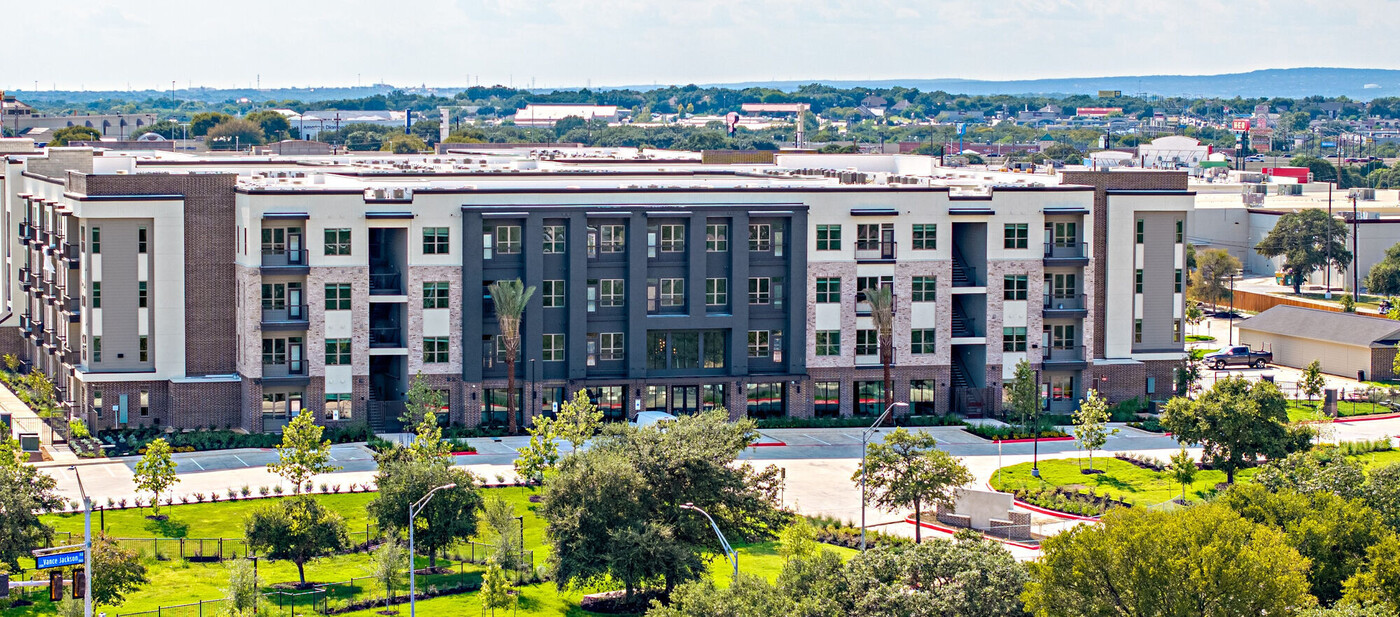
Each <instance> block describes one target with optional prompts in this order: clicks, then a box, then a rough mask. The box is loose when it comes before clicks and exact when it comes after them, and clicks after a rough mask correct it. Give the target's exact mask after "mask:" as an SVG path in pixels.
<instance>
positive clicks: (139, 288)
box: [136, 281, 150, 308]
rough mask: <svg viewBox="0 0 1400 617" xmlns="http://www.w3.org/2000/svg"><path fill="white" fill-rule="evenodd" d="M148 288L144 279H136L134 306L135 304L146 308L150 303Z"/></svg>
mask: <svg viewBox="0 0 1400 617" xmlns="http://www.w3.org/2000/svg"><path fill="white" fill-rule="evenodd" d="M148 289H149V288H148V287H147V283H146V281H137V283H136V306H137V308H147V306H148V305H149V304H150V293H149V292H148V291H147V290H148Z"/></svg>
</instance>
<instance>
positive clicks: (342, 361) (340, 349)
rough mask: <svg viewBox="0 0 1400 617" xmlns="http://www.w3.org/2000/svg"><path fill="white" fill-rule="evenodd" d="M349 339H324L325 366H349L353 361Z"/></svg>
mask: <svg viewBox="0 0 1400 617" xmlns="http://www.w3.org/2000/svg"><path fill="white" fill-rule="evenodd" d="M350 345H351V344H350V339H348V338H328V339H326V366H350V364H351V362H352V361H353V358H352V356H353V354H352V353H351V346H350Z"/></svg>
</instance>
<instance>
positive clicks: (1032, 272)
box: [0, 149, 1192, 431]
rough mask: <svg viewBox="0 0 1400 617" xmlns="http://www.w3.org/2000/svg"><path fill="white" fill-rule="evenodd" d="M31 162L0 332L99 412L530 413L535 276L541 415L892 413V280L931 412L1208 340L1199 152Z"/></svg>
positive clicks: (75, 156) (1072, 394) (68, 154)
mask: <svg viewBox="0 0 1400 617" xmlns="http://www.w3.org/2000/svg"><path fill="white" fill-rule="evenodd" d="M852 161H855V162H856V163H857V164H858V165H864V166H866V167H868V172H861V171H851V170H849V169H848V168H849V167H851V165H850V164H851V163H852ZM834 170H842V171H839V172H838V171H834ZM1074 173H1077V174H1079V175H1077V176H1076V175H1073V174H1074ZM4 182H5V186H4V190H3V195H4V198H5V200H6V201H5V215H6V217H7V220H6V221H5V223H6V225H5V229H6V230H7V234H8V235H9V236H10V241H9V242H7V243H6V246H7V251H8V254H7V262H6V263H7V269H8V276H6V277H5V278H4V287H3V290H0V291H3V296H4V299H5V303H6V308H7V311H8V312H7V315H6V316H5V319H4V321H0V333H3V334H0V336H3V338H0V344H3V347H4V348H5V349H6V350H7V351H12V352H14V353H17V354H19V355H20V356H21V357H23V358H24V359H25V360H26V361H28V362H31V363H33V365H34V366H37V367H39V368H40V369H41V370H44V371H46V372H48V373H49V374H51V375H53V376H54V378H55V380H56V381H57V382H58V384H59V386H60V388H61V393H60V394H61V398H62V399H63V400H64V401H66V402H67V404H68V405H69V407H70V408H71V409H72V411H73V413H74V414H75V415H78V416H81V417H84V418H86V419H88V420H89V422H90V423H91V424H92V425H94V426H98V427H105V426H114V425H138V424H139V425H145V424H152V425H154V424H159V425H162V426H175V427H181V428H192V427H200V426H234V427H242V428H245V429H247V430H252V431H276V430H279V429H280V427H281V426H282V425H283V424H285V422H286V421H287V419H288V418H290V417H291V416H292V415H294V414H296V413H298V412H299V411H300V410H301V409H303V408H310V409H312V410H314V411H315V412H316V414H317V417H318V418H319V419H321V420H322V421H324V422H325V423H327V424H335V423H342V424H345V423H355V422H369V423H370V424H371V425H373V426H375V427H376V428H381V429H393V428H394V426H395V424H396V421H395V418H396V417H397V415H398V413H399V411H400V410H401V408H402V402H403V399H404V397H405V394H406V391H407V389H408V384H409V380H410V379H411V378H412V377H413V376H414V375H416V374H419V373H421V374H423V375H424V376H425V378H426V379H427V380H428V382H429V383H430V384H431V387H433V388H437V389H440V390H441V391H442V392H443V394H444V395H445V398H444V400H446V401H447V405H446V409H445V412H446V413H447V414H448V416H449V418H450V419H451V420H452V421H454V422H459V423H463V424H467V425H504V424H506V422H507V418H506V404H505V400H506V367H505V358H504V353H503V346H502V343H501V338H500V337H499V336H498V334H499V328H498V326H497V318H496V315H495V313H494V310H495V307H494V302H493V300H492V299H491V298H490V292H489V288H490V284H491V283H492V282H494V281H501V280H512V279H515V278H519V279H521V280H522V281H523V282H524V283H525V284H526V285H528V286H531V287H534V288H535V290H536V292H535V294H534V296H533V297H532V298H531V299H530V301H529V303H528V305H527V307H526V310H525V316H524V319H523V321H522V326H521V340H522V344H521V358H520V362H519V363H518V364H517V367H516V376H517V387H518V392H517V395H518V396H517V400H518V401H521V403H520V405H519V409H520V416H519V417H518V421H519V422H521V423H522V424H523V423H528V422H529V419H530V418H531V417H534V416H536V415H538V414H550V413H553V412H554V411H555V410H556V409H557V405H558V404H559V403H561V402H562V401H563V400H565V399H566V398H567V397H568V396H571V395H572V393H573V392H574V391H575V390H578V389H584V390H586V391H587V392H588V393H589V394H590V395H591V396H592V397H593V398H594V400H595V401H597V402H598V404H599V405H600V407H601V408H602V409H603V410H604V412H605V414H606V416H607V417H608V418H609V419H612V420H621V419H624V418H627V417H630V416H634V415H635V414H636V413H637V412H639V411H645V410H655V411H668V412H671V413H693V412H695V411H698V410H702V409H708V408H713V407H718V406H723V407H725V408H727V409H728V410H729V411H730V414H731V415H732V416H734V417H743V416H748V417H768V416H781V415H790V416H799V417H806V416H812V415H817V416H835V415H842V416H847V415H861V414H865V415H873V414H878V413H879V412H880V411H882V409H880V405H881V404H882V401H883V399H884V392H883V387H884V384H883V369H882V367H881V366H880V365H879V362H878V340H877V338H876V337H875V334H874V329H873V325H872V324H871V317H870V310H869V306H868V304H867V303H866V302H865V299H864V296H863V294H862V291H863V290H864V289H867V288H871V287H876V286H886V287H890V288H892V289H893V295H894V297H895V319H896V321H895V330H894V341H895V347H896V352H895V359H894V366H893V367H892V376H893V396H894V398H895V400H899V401H907V402H909V403H910V405H911V408H912V411H913V412H915V413H945V412H949V411H958V412H961V413H970V414H986V413H994V412H995V411H997V409H998V408H999V405H1000V399H1001V387H1002V386H1003V384H1004V381H1005V379H1007V378H1008V377H1009V376H1010V374H1011V372H1012V371H1013V369H1014V366H1015V364H1016V362H1017V361H1019V360H1020V359H1022V358H1025V359H1027V360H1028V361H1030V362H1031V364H1032V365H1033V366H1034V367H1035V368H1036V369H1037V372H1038V375H1039V378H1040V380H1041V383H1042V391H1043V393H1044V394H1045V398H1046V401H1047V406H1048V407H1049V408H1050V409H1056V410H1066V409H1072V408H1073V407H1074V406H1075V405H1076V404H1077V401H1078V399H1079V398H1081V397H1082V396H1083V393H1084V391H1085V390H1086V389H1088V388H1091V387H1093V388H1097V389H1099V390H1100V391H1104V392H1106V393H1108V394H1109V395H1110V396H1112V397H1114V398H1127V397H1131V396H1142V395H1147V396H1150V397H1157V398H1162V397H1165V396H1167V393H1168V391H1169V389H1170V383H1171V382H1170V374H1171V368H1172V367H1173V366H1174V365H1175V363H1176V362H1178V361H1179V360H1180V358H1181V357H1182V356H1183V344H1182V328H1181V324H1180V320H1181V317H1182V312H1183V311H1182V303H1183V299H1182V297H1181V295H1180V293H1179V292H1180V291H1181V290H1180V288H1179V286H1173V285H1174V284H1173V281H1174V280H1175V281H1179V280H1180V278H1179V277H1180V276H1182V275H1181V274H1180V270H1181V268H1182V263H1183V260H1184V254H1185V251H1184V244H1183V240H1182V238H1183V237H1184V232H1185V218H1186V214H1187V212H1189V211H1190V209H1191V203H1192V202H1191V200H1192V197H1191V195H1190V193H1189V192H1187V191H1186V180H1185V176H1184V174H1178V173H1168V172H1127V173H1124V172H1066V173H1065V174H1064V175H1063V176H1060V177H1057V176H1036V177H1033V178H1028V177H1026V176H1024V175H1021V176H1019V177H1017V176H1015V175H1012V174H983V175H978V174H968V173H966V172H953V171H951V170H944V169H942V168H936V167H932V166H931V163H930V162H929V159H928V157H906V156H902V155H892V156H876V157H869V158H865V157H829V158H824V157H821V156H818V155H802V156H800V157H796V158H792V159H791V160H790V161H788V162H784V161H781V160H780V161H779V164H778V165H776V166H775V165H735V166H721V165H701V164H698V163H696V164H680V163H668V164H665V165H652V166H647V167H646V168H645V169H643V168H641V167H640V166H638V165H635V164H631V165H618V166H609V165H607V164H606V163H605V162H601V163H600V162H598V161H597V160H596V159H593V160H590V161H588V162H549V161H536V160H533V159H530V158H529V157H527V156H523V155H510V156H501V155H495V154H487V155H472V154H460V155H451V156H431V157H423V156H413V157H388V156H385V157H382V158H376V157H349V156H342V157H270V158H251V157H207V158H197V157H190V156H187V155H176V154H169V153H163V154H152V155H149V156H137V155H132V154H130V153H123V154H121V155H116V154H112V153H108V154H107V155H105V156H104V155H97V156H94V154H93V153H92V152H91V151H88V150H82V149H51V150H49V151H48V152H47V153H45V154H39V155H11V156H9V157H8V158H7V159H5V175H4Z"/></svg>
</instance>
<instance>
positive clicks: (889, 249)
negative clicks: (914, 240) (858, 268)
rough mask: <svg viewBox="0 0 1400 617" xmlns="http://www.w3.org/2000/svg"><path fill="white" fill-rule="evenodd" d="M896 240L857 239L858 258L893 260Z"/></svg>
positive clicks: (865, 259)
mask: <svg viewBox="0 0 1400 617" xmlns="http://www.w3.org/2000/svg"><path fill="white" fill-rule="evenodd" d="M895 244H896V243H895V242H881V241H879V240H857V241H856V259H857V260H859V261H893V260H894V258H895Z"/></svg>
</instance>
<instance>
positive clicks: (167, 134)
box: [131, 120, 185, 139]
mask: <svg viewBox="0 0 1400 617" xmlns="http://www.w3.org/2000/svg"><path fill="white" fill-rule="evenodd" d="M146 133H155V134H157V135H160V136H161V137H164V138H166V139H179V138H181V137H183V136H184V134H185V127H183V126H180V123H179V122H176V121H174V120H161V121H160V122H152V123H150V124H147V125H146V126H143V127H141V128H139V129H136V130H135V131H132V132H131V138H132V139H136V138H137V137H140V136H142V135H145V134H146Z"/></svg>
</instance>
